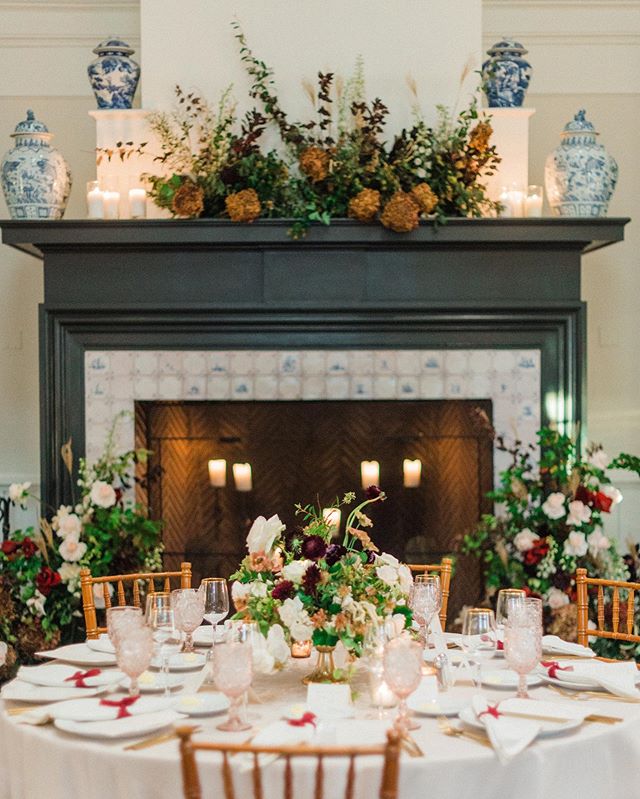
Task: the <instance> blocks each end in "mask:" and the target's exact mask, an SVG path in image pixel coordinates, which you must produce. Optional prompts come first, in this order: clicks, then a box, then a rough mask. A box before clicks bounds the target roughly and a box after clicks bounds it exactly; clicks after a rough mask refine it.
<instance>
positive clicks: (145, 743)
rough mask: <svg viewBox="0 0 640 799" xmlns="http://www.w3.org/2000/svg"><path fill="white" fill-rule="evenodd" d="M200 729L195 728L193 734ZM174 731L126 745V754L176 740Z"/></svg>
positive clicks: (200, 728)
mask: <svg viewBox="0 0 640 799" xmlns="http://www.w3.org/2000/svg"><path fill="white" fill-rule="evenodd" d="M201 730H202V727H196V728H195V729H194V730H193V732H200V731H201ZM177 735H178V734H177V732H176V731H175V730H169V731H168V732H164V733H162V734H161V735H152V736H151V737H150V738H143V739H142V741H136V743H134V744H128V745H127V746H125V747H124V750H125V751H126V752H134V751H135V752H137V751H139V750H140V749H148V748H149V747H150V746H157V745H158V744H163V743H166V742H167V741H170V740H172V739H173V738H177Z"/></svg>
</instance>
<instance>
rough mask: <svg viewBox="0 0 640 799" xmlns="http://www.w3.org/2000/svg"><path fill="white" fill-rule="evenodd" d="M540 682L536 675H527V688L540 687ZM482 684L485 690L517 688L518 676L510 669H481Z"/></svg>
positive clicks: (540, 679)
mask: <svg viewBox="0 0 640 799" xmlns="http://www.w3.org/2000/svg"><path fill="white" fill-rule="evenodd" d="M542 682H543V680H542V677H540V676H539V675H538V674H527V688H534V687H535V686H536V685H542ZM482 684H483V685H486V686H487V688H517V687H518V675H517V674H516V672H515V671H512V670H511V669H486V670H485V669H483V670H482Z"/></svg>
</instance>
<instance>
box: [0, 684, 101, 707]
mask: <svg viewBox="0 0 640 799" xmlns="http://www.w3.org/2000/svg"><path fill="white" fill-rule="evenodd" d="M108 690H109V686H108V685H102V686H100V687H99V688H76V687H75V686H73V685H70V686H68V687H66V686H65V687H62V686H47V685H35V684H34V683H30V682H24V681H23V680H17V679H16V680H12V681H11V682H10V683H7V684H6V685H4V686H3V687H2V690H1V691H0V698H1V699H7V700H11V701H13V702H34V703H36V704H47V703H49V702H62V701H64V700H65V699H78V698H79V697H87V696H98V695H99V694H104V693H106V691H108Z"/></svg>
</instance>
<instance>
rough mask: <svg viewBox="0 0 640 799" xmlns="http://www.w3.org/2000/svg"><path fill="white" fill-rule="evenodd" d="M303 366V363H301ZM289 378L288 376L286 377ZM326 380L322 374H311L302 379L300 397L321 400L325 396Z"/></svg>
mask: <svg viewBox="0 0 640 799" xmlns="http://www.w3.org/2000/svg"><path fill="white" fill-rule="evenodd" d="M303 368H304V363H303ZM287 379H289V378H287ZM325 387H326V381H325V379H324V376H323V375H311V376H309V377H304V378H303V380H302V399H305V400H321V399H324V398H325Z"/></svg>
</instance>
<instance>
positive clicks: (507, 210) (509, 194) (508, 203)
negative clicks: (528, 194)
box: [498, 187, 525, 219]
mask: <svg viewBox="0 0 640 799" xmlns="http://www.w3.org/2000/svg"><path fill="white" fill-rule="evenodd" d="M498 199H499V200H500V202H501V204H502V210H501V211H500V216H501V217H503V219H510V218H512V217H521V216H524V201H525V193H524V192H523V191H521V190H520V189H518V188H515V187H511V188H506V187H504V188H503V189H502V193H501V194H500V197H499V198H498Z"/></svg>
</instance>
